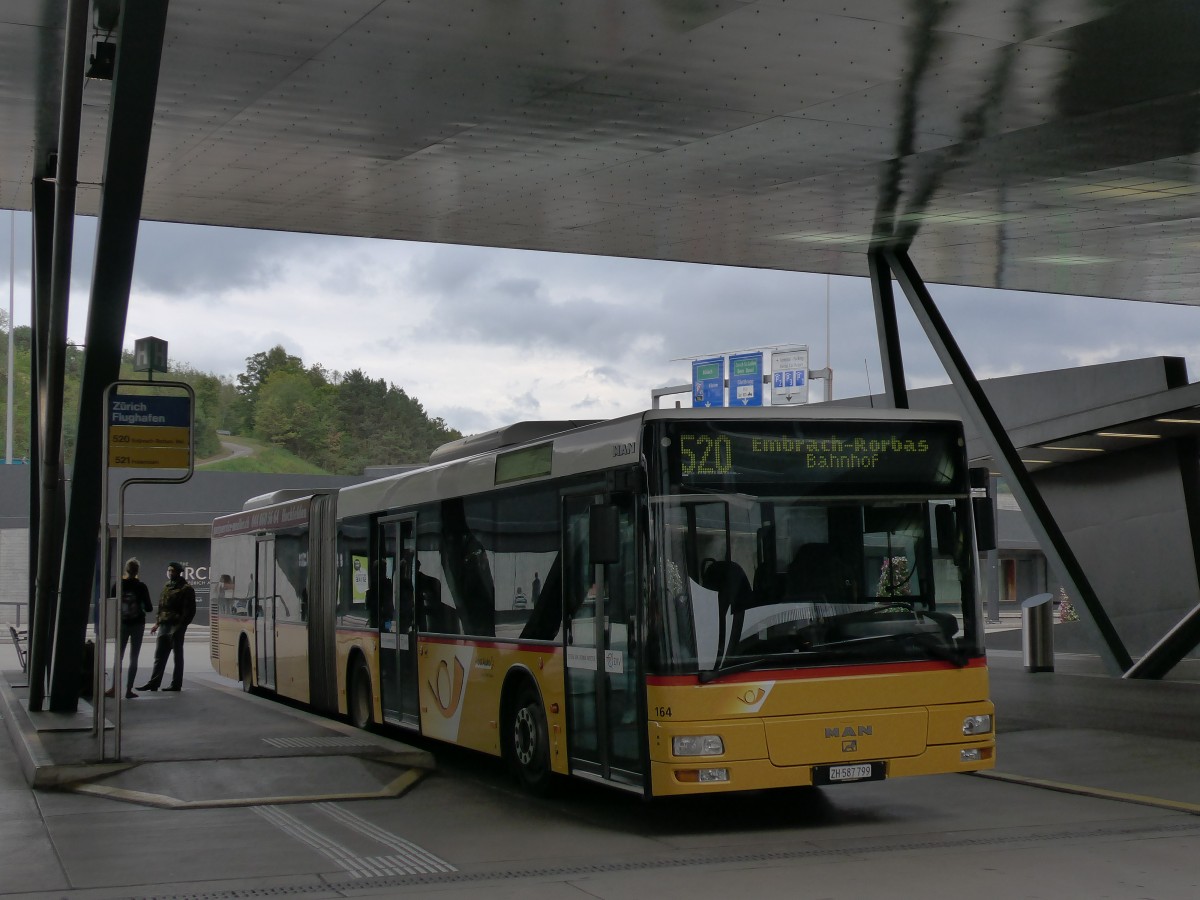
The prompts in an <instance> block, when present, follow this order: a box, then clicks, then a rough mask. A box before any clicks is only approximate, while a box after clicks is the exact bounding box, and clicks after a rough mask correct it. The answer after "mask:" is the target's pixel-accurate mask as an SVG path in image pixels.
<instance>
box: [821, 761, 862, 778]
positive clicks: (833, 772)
mask: <svg viewBox="0 0 1200 900" xmlns="http://www.w3.org/2000/svg"><path fill="white" fill-rule="evenodd" d="M870 777H871V764H870V763H860V764H858V765H853V766H830V767H829V780H830V781H862V780H863V779H864V778H870Z"/></svg>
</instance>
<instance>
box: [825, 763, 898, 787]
mask: <svg viewBox="0 0 1200 900" xmlns="http://www.w3.org/2000/svg"><path fill="white" fill-rule="evenodd" d="M886 777H887V770H886V769H885V768H884V764H883V763H881V762H873V763H869V762H868V763H847V764H845V765H841V766H814V767H813V784H846V783H848V782H851V781H883V779H884V778H886Z"/></svg>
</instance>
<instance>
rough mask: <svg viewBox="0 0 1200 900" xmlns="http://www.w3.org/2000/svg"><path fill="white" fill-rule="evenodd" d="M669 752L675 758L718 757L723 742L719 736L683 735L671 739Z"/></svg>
mask: <svg viewBox="0 0 1200 900" xmlns="http://www.w3.org/2000/svg"><path fill="white" fill-rule="evenodd" d="M671 752H672V753H674V754H675V755H676V756H720V755H721V754H723V753H724V752H725V742H724V741H723V740H721V736H720V735H719V734H684V735H676V736H675V737H673V738H671Z"/></svg>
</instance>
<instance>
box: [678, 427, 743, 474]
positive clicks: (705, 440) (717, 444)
mask: <svg viewBox="0 0 1200 900" xmlns="http://www.w3.org/2000/svg"><path fill="white" fill-rule="evenodd" d="M732 470H733V444H732V442H731V441H730V440H729V438H728V436H726V435H723V434H720V435H716V436H713V435H711V434H681V435H679V474H680V475H682V476H688V475H725V474H727V473H729V472H730V471H732Z"/></svg>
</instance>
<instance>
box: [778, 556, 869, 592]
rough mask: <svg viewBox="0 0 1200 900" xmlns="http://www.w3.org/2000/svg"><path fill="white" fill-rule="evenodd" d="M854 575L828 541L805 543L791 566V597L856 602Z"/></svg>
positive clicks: (789, 587)
mask: <svg viewBox="0 0 1200 900" xmlns="http://www.w3.org/2000/svg"><path fill="white" fill-rule="evenodd" d="M852 594H853V575H852V573H851V571H850V569H849V567H848V566H847V565H846V564H845V563H844V562H843V561H842V560H841V559H840V558H839V557H838V556H837V554H835V553H834V551H833V547H832V546H831V545H829V544H825V543H812V544H801V545H800V546H799V547H797V548H796V553H795V554H794V555H793V556H792V561H791V562H790V563H789V564H788V568H787V596H788V597H789V598H791V599H804V600H814V601H817V602H844V601H847V600H849V601H853V600H854V599H855V598H854V597H853V596H852Z"/></svg>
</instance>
